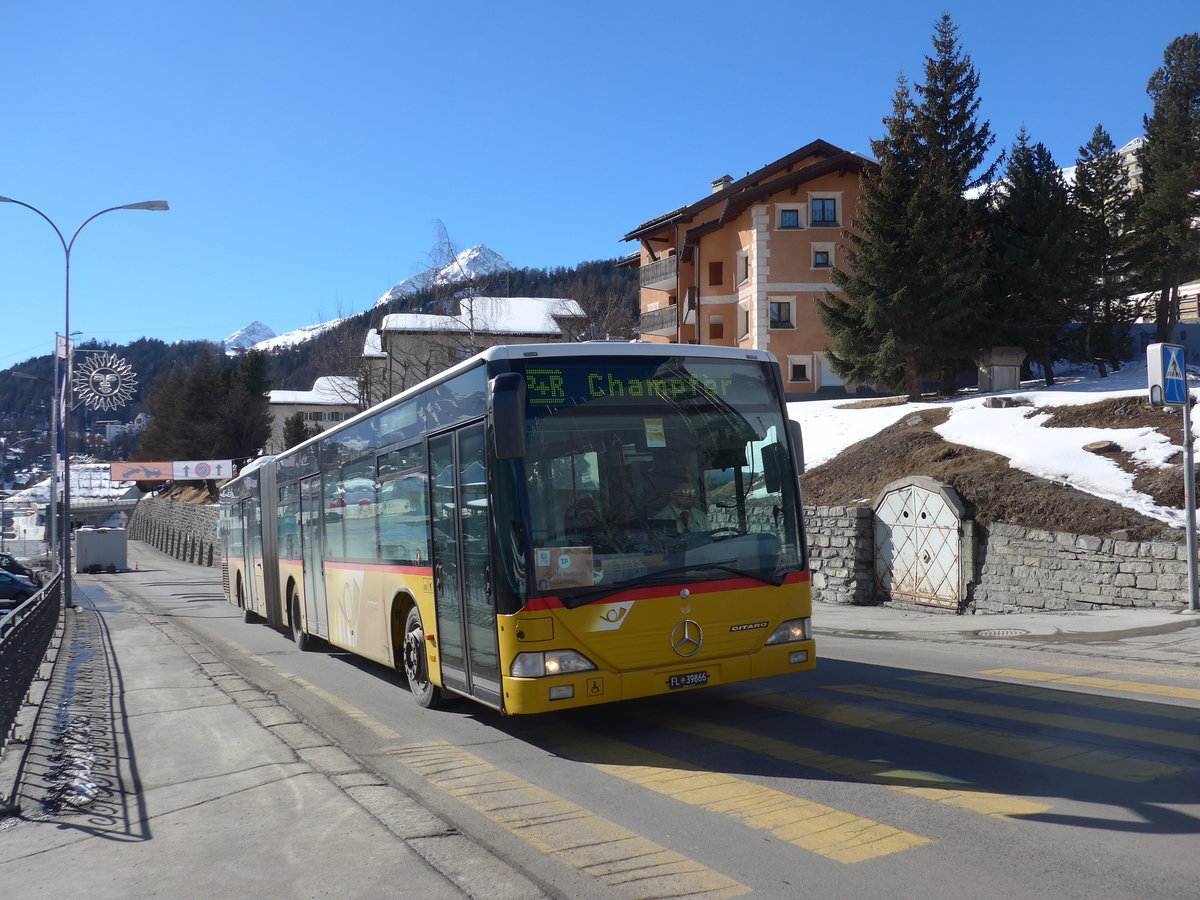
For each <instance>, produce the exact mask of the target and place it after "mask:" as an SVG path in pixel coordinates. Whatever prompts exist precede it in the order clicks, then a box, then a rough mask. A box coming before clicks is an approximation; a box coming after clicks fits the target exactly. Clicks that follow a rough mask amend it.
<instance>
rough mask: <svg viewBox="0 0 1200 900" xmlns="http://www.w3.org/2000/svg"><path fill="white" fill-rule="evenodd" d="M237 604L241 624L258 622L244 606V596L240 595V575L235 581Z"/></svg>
mask: <svg viewBox="0 0 1200 900" xmlns="http://www.w3.org/2000/svg"><path fill="white" fill-rule="evenodd" d="M237 602H238V606H240V607H241V608H242V621H243V622H248V623H254V622H257V621H258V616H256V615H255V614H254V611H253V610H251V609H250V607H248V606H247V605H246V595H245V594H243V593H242V576H241V575H240V574H239V575H238V580H237Z"/></svg>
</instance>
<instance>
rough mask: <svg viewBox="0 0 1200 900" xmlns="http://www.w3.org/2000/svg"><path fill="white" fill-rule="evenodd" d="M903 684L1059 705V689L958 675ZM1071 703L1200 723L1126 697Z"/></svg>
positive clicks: (1195, 714) (1192, 714)
mask: <svg viewBox="0 0 1200 900" xmlns="http://www.w3.org/2000/svg"><path fill="white" fill-rule="evenodd" d="M903 680H904V681H914V682H917V683H918V684H934V685H939V686H942V687H951V688H957V689H958V690H960V691H961V690H964V689H966V690H970V691H971V692H972V693H977V694H978V693H987V694H997V695H1000V696H1003V697H1022V698H1025V699H1027V700H1028V699H1033V700H1041V701H1044V702H1053V703H1061V702H1062V698H1061V696H1059V695H1060V694H1061V688H1049V687H1030V686H1029V685H1027V684H1009V683H1007V682H1003V681H985V680H984V679H982V678H964V677H963V676H961V675H910V676H908V677H906V678H904V679H903ZM1071 703H1072V704H1074V705H1076V706H1090V707H1093V708H1096V709H1106V710H1113V711H1115V712H1124V713H1135V714H1138V715H1141V716H1143V717H1146V716H1150V717H1153V718H1156V719H1181V720H1183V721H1186V722H1200V709H1196V708H1195V707H1187V706H1172V705H1168V704H1165V703H1159V704H1157V705H1156V706H1155V707H1154V708H1153V709H1152V710H1147V708H1146V701H1145V700H1142V699H1140V698H1139V699H1136V700H1131V699H1129V698H1126V697H1109V696H1107V695H1101V694H1081V693H1078V692H1072V694H1071Z"/></svg>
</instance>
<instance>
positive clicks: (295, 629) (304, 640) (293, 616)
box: [288, 587, 314, 652]
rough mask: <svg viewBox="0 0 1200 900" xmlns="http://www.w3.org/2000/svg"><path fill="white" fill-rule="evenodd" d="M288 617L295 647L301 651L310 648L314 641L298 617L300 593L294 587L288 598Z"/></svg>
mask: <svg viewBox="0 0 1200 900" xmlns="http://www.w3.org/2000/svg"><path fill="white" fill-rule="evenodd" d="M288 619H289V620H290V621H291V625H292V640H293V641H295V642H296V649H297V650H300V651H302V652H303V651H305V650H311V649H312V648H313V643H314V641H313V637H312V635H311V634H309V633H308V632H307V631H305V630H304V623H303V621H302V620H301V619H300V593H299V591H297V590H296V589H295V588H294V587H293V588H292V596H291V599H289V600H288Z"/></svg>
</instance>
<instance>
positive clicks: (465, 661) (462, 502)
mask: <svg viewBox="0 0 1200 900" xmlns="http://www.w3.org/2000/svg"><path fill="white" fill-rule="evenodd" d="M485 448H486V444H485V436H484V429H483V424H482V423H480V424H477V425H469V426H467V427H465V428H462V429H460V430H458V431H454V432H450V433H448V434H442V435H438V436H437V437H435V438H431V439H430V441H429V483H430V490H431V491H432V508H431V510H430V513H431V517H432V519H433V590H434V603H435V606H436V609H437V626H436V634H437V649H438V658H439V661H440V663H441V667H442V682H443V683H444V684H445V685H446V687H450V688H454V689H455V690H459V691H462V692H463V693H465V694H469V695H471V696H472V697H476V698H477V699H479V700H481V701H483V702H484V703H488V704H490V705H493V706H496V707H499V706H500V666H499V654H498V651H497V647H496V610H495V605H494V599H493V596H492V592H491V585H490V583H489V575H490V569H489V565H488V563H489V560H490V546H491V544H490V540H489V536H488V535H489V529H488V522H489V521H490V517H489V515H488V513H489V510H488V496H487V458H486V454H485Z"/></svg>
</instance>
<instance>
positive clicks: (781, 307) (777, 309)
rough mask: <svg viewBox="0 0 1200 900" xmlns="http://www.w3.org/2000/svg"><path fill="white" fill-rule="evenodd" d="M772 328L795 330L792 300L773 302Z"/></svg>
mask: <svg viewBox="0 0 1200 900" xmlns="http://www.w3.org/2000/svg"><path fill="white" fill-rule="evenodd" d="M771 327H772V328H795V327H796V326H795V325H793V324H792V301H791V300H772V301H771Z"/></svg>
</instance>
